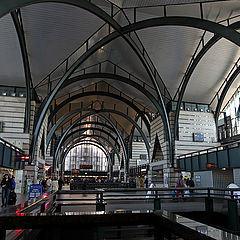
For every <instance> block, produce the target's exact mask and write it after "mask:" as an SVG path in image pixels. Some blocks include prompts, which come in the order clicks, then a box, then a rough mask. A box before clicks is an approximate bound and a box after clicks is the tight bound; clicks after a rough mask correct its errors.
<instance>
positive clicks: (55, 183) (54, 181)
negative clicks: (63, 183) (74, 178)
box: [52, 178, 59, 192]
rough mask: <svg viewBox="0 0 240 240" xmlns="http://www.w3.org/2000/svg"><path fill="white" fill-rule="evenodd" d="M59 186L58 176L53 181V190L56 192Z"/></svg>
mask: <svg viewBox="0 0 240 240" xmlns="http://www.w3.org/2000/svg"><path fill="white" fill-rule="evenodd" d="M58 188H59V186H58V180H57V178H54V179H53V181H52V190H53V192H56V191H57V190H58Z"/></svg>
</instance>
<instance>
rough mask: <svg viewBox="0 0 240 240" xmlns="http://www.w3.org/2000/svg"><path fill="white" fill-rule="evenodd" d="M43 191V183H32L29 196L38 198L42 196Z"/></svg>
mask: <svg viewBox="0 0 240 240" xmlns="http://www.w3.org/2000/svg"><path fill="white" fill-rule="evenodd" d="M42 193H43V186H42V184H31V185H30V187H29V198H28V199H31V198H37V197H39V196H41V195H42Z"/></svg>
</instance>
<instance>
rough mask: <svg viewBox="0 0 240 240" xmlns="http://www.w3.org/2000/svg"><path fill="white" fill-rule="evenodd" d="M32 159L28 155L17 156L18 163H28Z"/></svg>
mask: <svg viewBox="0 0 240 240" xmlns="http://www.w3.org/2000/svg"><path fill="white" fill-rule="evenodd" d="M29 159H30V157H29V156H28V155H18V156H16V162H28V161H29Z"/></svg>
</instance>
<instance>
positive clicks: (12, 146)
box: [0, 137, 24, 153]
mask: <svg viewBox="0 0 240 240" xmlns="http://www.w3.org/2000/svg"><path fill="white" fill-rule="evenodd" d="M0 142H2V143H3V144H4V145H6V146H8V147H10V148H12V149H13V150H15V151H16V152H19V153H23V152H24V151H23V150H22V149H21V148H18V147H16V146H14V145H13V144H12V143H10V142H8V141H6V140H5V139H3V138H1V137H0Z"/></svg>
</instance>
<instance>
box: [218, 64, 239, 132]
mask: <svg viewBox="0 0 240 240" xmlns="http://www.w3.org/2000/svg"><path fill="white" fill-rule="evenodd" d="M239 73H240V66H239V67H237V69H236V70H235V71H234V72H233V74H232V75H231V77H230V78H229V79H228V81H227V83H226V85H225V87H224V89H223V91H222V93H221V96H220V98H219V100H218V104H217V108H216V113H215V122H216V128H217V127H218V118H219V113H220V110H221V107H222V104H223V100H224V98H225V96H226V94H227V92H228V90H229V88H230V86H231V85H232V83H233V82H234V80H235V79H236V77H237V76H238V75H239Z"/></svg>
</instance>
